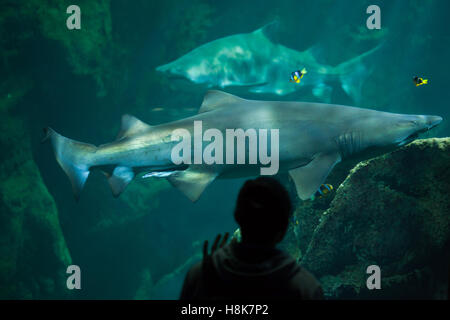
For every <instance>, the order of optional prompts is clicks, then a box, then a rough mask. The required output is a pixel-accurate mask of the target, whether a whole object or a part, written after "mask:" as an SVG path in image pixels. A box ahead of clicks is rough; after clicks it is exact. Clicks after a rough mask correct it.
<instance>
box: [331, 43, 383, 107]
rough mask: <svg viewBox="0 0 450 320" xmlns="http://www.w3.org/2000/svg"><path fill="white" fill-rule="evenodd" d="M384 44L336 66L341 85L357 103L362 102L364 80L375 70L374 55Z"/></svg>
mask: <svg viewBox="0 0 450 320" xmlns="http://www.w3.org/2000/svg"><path fill="white" fill-rule="evenodd" d="M382 46H383V44H380V45H378V46H377V47H375V48H373V49H372V50H369V51H367V52H365V53H363V54H361V55H359V56H357V57H355V58H353V59H350V60H348V61H346V62H343V63H341V64H340V65H338V66H337V67H336V73H337V74H339V80H340V82H341V87H342V89H343V90H344V91H345V93H347V94H348V95H349V96H350V97H351V98H352V99H353V101H354V102H355V103H356V104H359V103H360V102H361V91H362V86H363V83H364V81H365V80H366V79H367V78H368V77H369V76H370V74H371V73H372V71H373V70H374V67H373V65H374V63H373V61H372V60H373V57H374V53H375V52H377V51H378V50H379V49H380V48H381V47H382Z"/></svg>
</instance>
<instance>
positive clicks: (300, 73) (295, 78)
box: [289, 68, 308, 83]
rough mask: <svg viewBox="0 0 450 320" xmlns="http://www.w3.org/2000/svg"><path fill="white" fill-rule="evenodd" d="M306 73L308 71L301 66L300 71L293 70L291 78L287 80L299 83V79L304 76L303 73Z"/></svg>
mask: <svg viewBox="0 0 450 320" xmlns="http://www.w3.org/2000/svg"><path fill="white" fill-rule="evenodd" d="M307 73H308V71H306V69H305V68H303V70H302V71H299V70H297V71H294V72H292V73H291V79H290V80H289V81H290V82H295V83H300V80H301V79H302V78H303V76H304V75H305V74H307Z"/></svg>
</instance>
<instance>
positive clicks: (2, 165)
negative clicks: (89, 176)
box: [0, 108, 71, 299]
mask: <svg viewBox="0 0 450 320" xmlns="http://www.w3.org/2000/svg"><path fill="white" fill-rule="evenodd" d="M0 131H1V132H3V133H4V134H2V135H1V136H0V148H1V150H2V152H1V153H0V257H1V259H0V299H49V298H53V299H55V298H58V299H59V298H64V297H68V296H69V292H70V291H69V290H68V289H67V288H66V274H65V271H66V268H67V266H69V265H70V264H71V257H70V254H69V251H68V249H67V247H66V242H65V240H64V237H63V234H62V231H61V228H60V225H59V219H58V211H57V209H56V204H55V202H54V200H53V198H52V196H51V195H50V194H49V193H48V191H47V188H46V187H45V185H44V183H43V182H42V179H41V176H40V173H39V170H38V168H37V167H36V165H35V163H34V161H33V159H32V154H31V147H30V144H29V136H28V134H27V133H26V130H24V128H23V125H22V121H20V120H18V119H16V118H14V117H11V116H9V115H7V113H6V111H5V109H4V108H0Z"/></svg>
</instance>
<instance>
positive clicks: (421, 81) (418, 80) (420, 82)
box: [413, 76, 428, 87]
mask: <svg viewBox="0 0 450 320" xmlns="http://www.w3.org/2000/svg"><path fill="white" fill-rule="evenodd" d="M413 82H414V84H415V85H416V87H418V86H421V85H423V84H428V79H423V78H420V77H418V76H415V77H414V78H413Z"/></svg>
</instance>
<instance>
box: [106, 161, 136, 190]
mask: <svg viewBox="0 0 450 320" xmlns="http://www.w3.org/2000/svg"><path fill="white" fill-rule="evenodd" d="M133 178H134V171H133V169H131V168H128V167H116V168H115V169H114V171H113V172H112V175H111V176H110V177H109V178H108V182H109V185H110V186H111V190H112V193H113V195H114V197H118V196H119V195H120V194H121V193H122V192H123V191H124V190H125V188H126V187H127V185H128V184H129V183H130V182H131V180H133Z"/></svg>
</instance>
